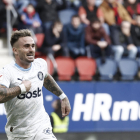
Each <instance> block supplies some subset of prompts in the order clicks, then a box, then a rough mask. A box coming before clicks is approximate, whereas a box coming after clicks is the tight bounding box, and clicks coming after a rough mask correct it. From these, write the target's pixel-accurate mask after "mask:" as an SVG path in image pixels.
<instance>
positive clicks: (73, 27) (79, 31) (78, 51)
mask: <svg viewBox="0 0 140 140" xmlns="http://www.w3.org/2000/svg"><path fill="white" fill-rule="evenodd" d="M66 34H67V46H68V48H69V51H70V53H71V56H72V57H73V58H76V57H78V56H82V55H85V41H84V27H83V25H82V24H81V21H80V18H79V16H78V15H74V16H73V17H72V19H71V24H68V25H67V26H66Z"/></svg>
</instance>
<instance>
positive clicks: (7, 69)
mask: <svg viewBox="0 0 140 140" xmlns="http://www.w3.org/2000/svg"><path fill="white" fill-rule="evenodd" d="M14 64H15V62H14V61H12V62H11V63H9V64H6V65H5V66H3V67H2V69H0V73H2V74H7V75H8V74H10V73H12V68H13V67H14Z"/></svg>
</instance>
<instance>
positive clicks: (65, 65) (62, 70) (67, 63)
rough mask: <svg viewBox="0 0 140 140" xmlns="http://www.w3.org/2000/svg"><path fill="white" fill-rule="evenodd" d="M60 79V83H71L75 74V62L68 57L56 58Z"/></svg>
mask: <svg viewBox="0 0 140 140" xmlns="http://www.w3.org/2000/svg"><path fill="white" fill-rule="evenodd" d="M56 63H57V73H58V79H59V80H60V81H70V80H71V77H72V76H73V74H74V72H75V62H74V60H73V59H71V58H68V57H58V58H56Z"/></svg>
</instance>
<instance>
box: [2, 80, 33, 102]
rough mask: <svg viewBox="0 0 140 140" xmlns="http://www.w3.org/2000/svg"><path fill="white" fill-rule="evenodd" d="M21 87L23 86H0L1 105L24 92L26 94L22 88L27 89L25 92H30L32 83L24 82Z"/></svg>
mask: <svg viewBox="0 0 140 140" xmlns="http://www.w3.org/2000/svg"><path fill="white" fill-rule="evenodd" d="M21 85H22V86H16V87H13V88H7V87H5V86H3V85H0V103H5V102H7V101H9V100H11V99H13V98H15V97H16V96H18V95H19V94H21V93H22V92H25V91H22V90H23V89H22V88H21V87H25V90H26V91H29V90H30V87H31V82H30V81H23V82H22V84H21Z"/></svg>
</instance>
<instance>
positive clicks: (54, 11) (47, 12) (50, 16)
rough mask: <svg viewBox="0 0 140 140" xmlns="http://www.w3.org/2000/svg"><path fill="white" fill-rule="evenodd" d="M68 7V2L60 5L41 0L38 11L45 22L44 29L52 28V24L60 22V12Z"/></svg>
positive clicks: (50, 0) (51, 0)
mask: <svg viewBox="0 0 140 140" xmlns="http://www.w3.org/2000/svg"><path fill="white" fill-rule="evenodd" d="M65 7H66V1H65V0H63V4H62V5H61V4H59V3H58V2H56V1H55V0H40V1H39V2H38V4H37V7H36V9H37V11H38V13H39V15H40V18H41V20H42V22H43V26H44V29H45V30H46V29H48V28H50V26H51V24H52V23H53V22H54V21H56V20H58V11H59V10H61V9H64V8H65Z"/></svg>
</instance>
